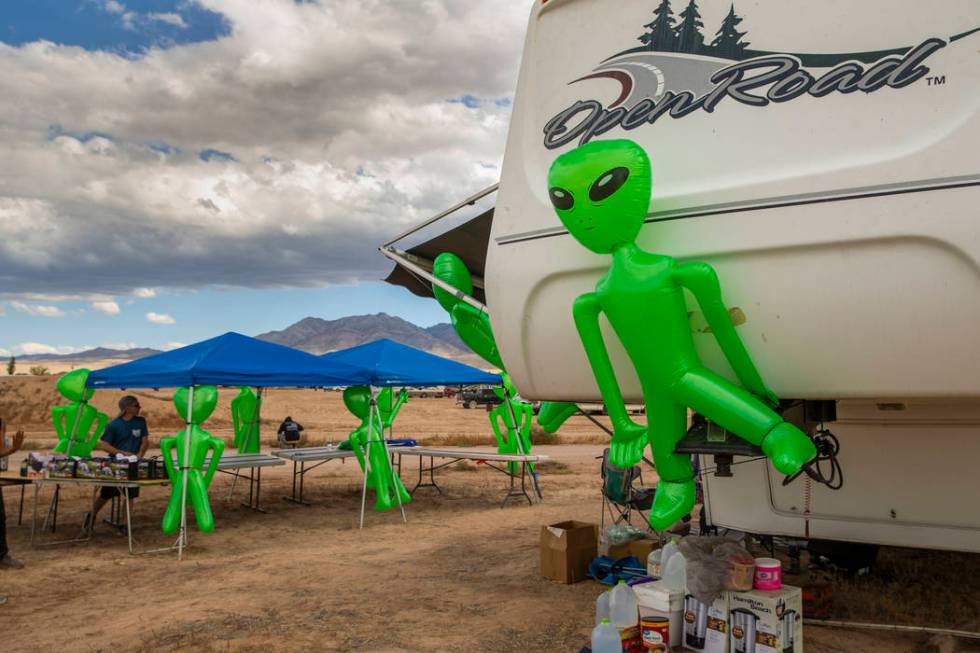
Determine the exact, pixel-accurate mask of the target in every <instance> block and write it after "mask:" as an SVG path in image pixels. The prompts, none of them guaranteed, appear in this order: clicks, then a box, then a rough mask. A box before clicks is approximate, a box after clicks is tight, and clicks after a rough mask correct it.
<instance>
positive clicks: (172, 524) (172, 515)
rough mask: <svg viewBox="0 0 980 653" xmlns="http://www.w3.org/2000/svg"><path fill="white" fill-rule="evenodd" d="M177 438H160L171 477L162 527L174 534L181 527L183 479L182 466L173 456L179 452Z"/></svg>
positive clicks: (162, 451)
mask: <svg viewBox="0 0 980 653" xmlns="http://www.w3.org/2000/svg"><path fill="white" fill-rule="evenodd" d="M176 441H177V438H175V437H169V438H163V439H162V440H160V450H161V454H162V456H163V461H164V467H166V469H167V476H168V477H169V478H170V499H169V500H168V501H167V509H166V510H165V511H164V513H163V523H162V525H161V528H162V529H163V532H164V533H166V534H167V535H173V534H174V533H176V532H177V529H178V528H180V495H181V487H182V484H183V481H182V479H181V474H180V467H179V466H178V465H175V464H174V460H173V456H174V453H175V452H178V449H177V445H176ZM177 455H178V457H179V456H180V454H179V453H177Z"/></svg>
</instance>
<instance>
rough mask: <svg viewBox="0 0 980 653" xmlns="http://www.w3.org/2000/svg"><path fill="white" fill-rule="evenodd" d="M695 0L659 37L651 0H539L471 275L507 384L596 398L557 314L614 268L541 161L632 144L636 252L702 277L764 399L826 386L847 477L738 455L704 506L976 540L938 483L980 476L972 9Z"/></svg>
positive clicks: (842, 529)
mask: <svg viewBox="0 0 980 653" xmlns="http://www.w3.org/2000/svg"><path fill="white" fill-rule="evenodd" d="M696 5H697V8H698V9H699V10H700V21H701V22H702V23H703V25H701V26H699V25H697V21H696V20H693V19H691V18H690V17H688V18H687V19H685V18H682V17H681V16H680V15H679V14H681V12H682V11H683V10H684V9H685V8H686V7H688V2H687V1H686V0H684V1H683V2H681V1H679V0H674V1H673V3H672V9H673V12H674V16H673V18H674V21H675V22H674V23H673V25H672V26H673V28H674V29H673V30H671V29H667V28H664V24H663V23H658V22H657V20H658V15H656V14H654V10H655V9H657V8H658V7H659V6H660V3H659V2H650V1H648V0H643V1H639V0H629V1H621V2H614V1H613V0H545V1H544V2H542V1H540V0H539V1H538V2H535V4H534V8H533V9H532V12H531V18H530V22H529V25H528V33H527V39H526V43H525V50H524V57H523V61H522V65H521V71H520V78H519V82H518V87H517V92H516V95H515V100H514V111H513V116H512V122H511V128H510V133H509V137H508V141H507V147H506V153H505V158H504V165H503V169H502V175H501V181H500V189H499V192H498V198H497V203H496V208H495V211H494V215H493V225H492V230H491V236H490V242H489V247H488V252H487V260H486V270H485V285H486V298H487V305H488V308H489V311H490V315H491V317H492V321H493V327H494V332H495V335H496V338H497V343H498V345H499V348H500V351H501V353H502V356H503V359H504V362H505V363H506V365H507V369H508V371H509V373H510V374H511V376H512V378H513V380H514V382H515V384H516V385H517V387H518V389H519V390H520V392H521V394H522V396H524V397H527V398H529V399H542V400H543V399H549V400H571V401H595V400H597V399H599V398H600V397H599V393H598V389H597V387H596V384H595V381H594V379H593V376H592V373H591V370H590V368H589V365H588V362H587V360H586V357H585V354H584V351H583V349H582V346H581V344H580V342H579V338H578V334H577V332H576V329H575V326H574V324H573V321H572V311H571V307H572V302H573V301H574V299H575V298H576V297H577V296H578V295H581V294H582V293H585V292H589V291H590V290H592V289H593V288H594V286H595V283H596V281H597V280H598V279H599V278H600V277H601V276H602V274H603V273H604V271H605V270H606V268H607V267H608V265H609V261H608V257H602V256H597V255H594V254H592V253H590V252H589V251H587V250H586V249H585V248H583V247H582V246H581V245H579V244H578V243H577V242H575V241H574V240H573V239H572V237H571V236H570V235H569V234H568V233H567V232H566V231H565V230H564V229H562V227H561V224H560V223H559V221H558V219H557V217H556V216H555V214H554V211H553V209H552V207H551V205H550V202H549V200H548V192H547V191H548V189H547V183H546V176H547V171H548V169H549V166H550V165H551V163H552V161H554V159H555V158H556V157H557V156H559V155H560V154H562V153H563V152H566V151H568V150H569V149H571V148H574V147H576V146H577V145H579V144H581V143H583V142H587V141H590V140H596V139H613V138H629V139H633V140H635V141H636V142H638V143H640V144H641V145H642V146H643V147H644V148H645V149H646V150H647V152H648V153H649V155H650V158H651V162H652V171H653V197H652V199H651V203H650V207H649V212H648V216H647V221H646V224H645V226H644V228H643V230H642V232H641V235H640V237H639V240H638V243H639V244H640V246H641V247H643V248H644V249H647V250H649V251H652V252H657V253H662V254H667V255H670V256H673V257H675V258H677V259H678V260H681V261H688V260H698V261H706V262H708V263H710V264H711V265H712V266H714V268H715V269H716V270H717V272H718V275H719V278H720V280H721V284H722V292H723V295H724V298H725V301H726V303H727V305H728V306H729V307H730V308H731V309H733V310H732V313H733V315H734V316H735V317H736V323H737V325H738V333H739V334H740V335H741V337H742V339H743V340H744V342H745V343H746V346H747V348H748V350H749V352H750V354H751V355H752V357H753V359H754V360H755V362H756V364H757V365H758V367H759V370H760V372H761V373H762V376H763V378H764V379H765V381H766V383H767V384H768V385H769V386H770V387H771V388H772V389H773V390H774V391H775V392H776V393H777V394H778V395H779V396H781V397H783V398H787V399H834V400H838V401H839V404H838V406H839V408H838V417H839V421H838V422H837V423H835V424H834V425H830V426H831V428H832V429H833V430H834V432H835V433H836V434H837V435H838V437H839V438H840V440H841V463H842V465H843V467H844V470H845V474H846V479H847V480H846V481H845V485H844V487H843V488H842V489H841V490H840V491H837V492H833V491H831V490H829V489H825V488H822V487H819V486H815V485H813V484H812V483H811V482H810V481H806V480H804V479H800V480H798V481H797V482H795V483H794V484H792V485H789V486H787V487H783V486H782V483H781V481H782V478H781V477H780V476H778V475H777V474H776V473H775V471H774V470H773V469H772V467H771V466H769V465H768V464H767V463H765V462H762V461H760V462H754V463H750V464H745V465H740V466H739V467H738V468H736V472H735V475H734V477H732V478H710V477H709V479H708V482H707V488H706V495H707V508H708V511H709V513H710V517H711V519H712V521H713V522H714V523H716V524H719V525H723V526H729V527H734V528H741V529H744V530H751V531H757V532H769V533H781V534H786V535H794V536H800V537H804V536H811V537H824V538H836V539H846V540H854V541H867V542H878V543H886V544H899V545H906V546H926V547H940V548H951V549H962V550H974V551H980V516H978V515H977V514H976V512H975V511H970V512H968V513H964V511H962V510H961V509H959V506H958V503H959V502H957V501H956V500H955V498H954V497H955V496H957V495H959V496H961V497H968V496H975V495H976V494H977V493H978V490H980V481H977V480H976V475H975V474H973V473H972V469H969V467H970V465H971V464H972V462H971V461H972V460H976V459H977V457H978V456H980V437H978V436H980V373H978V372H980V337H977V328H978V327H977V325H978V324H980V227H978V222H977V221H978V219H980V209H978V207H980V154H978V152H980V65H978V63H980V61H978V59H980V55H978V52H980V32H978V31H977V28H980V4H978V3H977V2H975V0H949V1H948V2H945V3H943V6H942V8H941V10H939V9H938V8H935V7H928V8H927V7H924V6H923V5H922V4H921V3H918V2H913V1H912V0H867V1H866V2H861V3H853V2H844V1H843V0H828V1H826V2H820V3H816V2H809V1H803V0H753V1H751V2H750V1H745V2H737V3H735V6H734V9H733V8H732V3H731V2H730V0H700V1H699V2H697V3H696ZM730 12H731V13H730ZM739 18H740V19H741V20H736V19H739ZM668 25H669V23H668ZM644 35H646V36H645V39H644V40H640V38H639V37H643V36H644ZM716 35H717V38H716ZM688 306H689V309H690V310H691V329H692V333H693V335H694V339H695V343H696V346H697V349H698V352H699V354H700V355H701V357H702V359H703V361H704V362H705V364H706V365H707V366H708V367H710V368H712V369H714V370H716V371H718V372H719V373H721V374H723V375H725V376H727V377H728V378H731V379H732V380H734V378H733V375H732V372H731V370H730V368H729V367H728V365H727V363H726V362H725V360H724V358H723V356H722V354H721V352H720V350H719V349H718V347H717V345H716V343H715V341H714V339H713V337H712V334H711V333H710V329H707V328H706V324H705V323H704V318H703V317H702V316H701V314H700V311H699V309H698V307H697V305H696V303H695V302H694V301H693V298H692V297H691V296H688ZM649 326H650V329H651V331H653V330H655V329H656V328H657V325H656V324H651V325H649ZM603 329H604V334H605V340H606V343H607V346H608V348H609V351H610V356H611V358H612V360H613V363H614V366H615V368H616V373H617V377H618V381H619V384H620V386H621V387H622V390H623V395H624V398H625V400H626V401H627V402H630V403H635V402H642V395H641V392H640V386H639V382H638V380H637V378H636V374H635V372H634V370H633V368H632V366H631V365H630V362H629V361H628V359H627V357H626V355H625V352H624V351H623V349H622V347H621V346H620V344H619V342H618V340H617V339H616V336H615V334H614V333H613V332H612V330H611V329H610V328H609V325H608V324H603ZM896 407H898V409H896V410H893V409H895V408H896ZM649 418H650V419H656V416H655V415H650V416H649ZM706 462H707V461H706Z"/></svg>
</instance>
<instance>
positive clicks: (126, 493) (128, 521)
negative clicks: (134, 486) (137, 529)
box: [122, 487, 133, 555]
mask: <svg viewBox="0 0 980 653" xmlns="http://www.w3.org/2000/svg"><path fill="white" fill-rule="evenodd" d="M122 490H123V502H125V504H126V537H127V538H128V539H129V555H133V518H132V512H131V511H130V508H129V488H128V487H127V488H122Z"/></svg>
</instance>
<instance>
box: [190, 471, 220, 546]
mask: <svg viewBox="0 0 980 653" xmlns="http://www.w3.org/2000/svg"><path fill="white" fill-rule="evenodd" d="M187 498H188V500H190V502H191V505H192V506H193V507H194V519H195V520H196V521H197V529H198V530H199V531H201V532H202V533H211V532H213V531H214V515H213V514H212V513H211V502H210V501H208V488H207V485H205V484H204V474H202V473H201V471H200V470H197V469H191V470H189V471H188V473H187Z"/></svg>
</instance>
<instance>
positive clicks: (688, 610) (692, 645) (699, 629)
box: [684, 592, 731, 653]
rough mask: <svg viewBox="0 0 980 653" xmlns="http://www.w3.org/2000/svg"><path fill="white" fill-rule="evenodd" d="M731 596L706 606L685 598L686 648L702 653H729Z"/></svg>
mask: <svg viewBox="0 0 980 653" xmlns="http://www.w3.org/2000/svg"><path fill="white" fill-rule="evenodd" d="M729 594H731V592H725V593H723V594H722V595H721V596H720V597H718V598H717V599H715V600H714V602H713V603H712V604H711V605H705V604H704V603H701V601H698V600H697V599H696V598H694V597H693V596H691V595H690V594H688V595H687V596H686V597H684V648H685V649H687V650H690V651H700V652H701V653H728V650H729V649H728V609H729V605H728V602H729Z"/></svg>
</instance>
